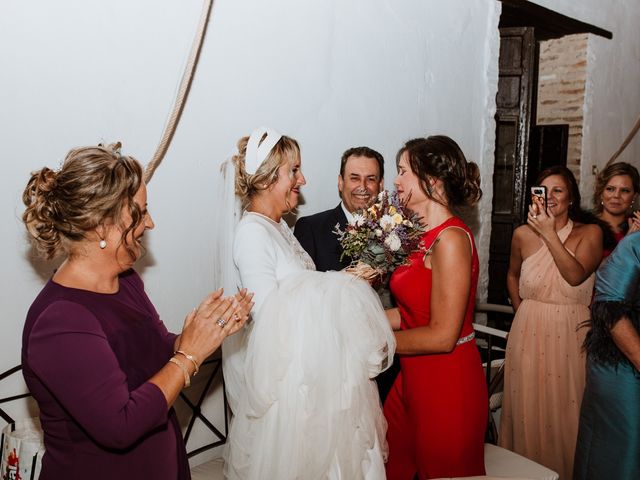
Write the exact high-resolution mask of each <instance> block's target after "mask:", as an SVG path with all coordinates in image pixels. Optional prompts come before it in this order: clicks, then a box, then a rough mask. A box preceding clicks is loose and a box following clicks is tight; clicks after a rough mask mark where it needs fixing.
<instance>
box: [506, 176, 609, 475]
mask: <svg viewBox="0 0 640 480" xmlns="http://www.w3.org/2000/svg"><path fill="white" fill-rule="evenodd" d="M538 184H539V185H544V186H545V187H546V188H547V192H548V193H547V199H546V203H547V205H546V208H545V205H544V202H543V201H542V200H539V199H536V198H534V204H533V205H532V206H531V207H530V208H529V214H528V218H527V224H526V225H523V226H521V227H519V228H517V229H516V230H515V232H514V235H513V240H512V245H511V260H510V264H509V273H508V279H507V287H508V290H509V295H510V297H511V301H512V304H513V307H514V309H515V310H516V315H515V318H514V321H513V324H512V326H511V331H510V333H509V339H508V344H507V354H506V364H505V386H504V400H503V408H502V419H501V424H500V437H499V443H500V445H501V446H503V447H505V448H508V449H510V450H513V451H515V452H516V453H519V454H521V455H524V456H525V457H528V458H530V459H532V460H534V461H536V462H538V463H541V464H542V465H544V466H546V467H548V468H551V469H553V470H555V471H556V472H558V473H559V474H560V478H561V479H563V480H564V479H570V478H571V476H572V470H573V455H574V450H575V445H576V439H577V433H578V419H579V416H580V402H581V400H582V393H583V390H584V384H585V357H584V353H583V352H582V343H583V341H584V336H585V333H586V332H585V329H580V328H578V327H579V325H580V323H582V322H584V321H585V320H587V319H588V318H589V304H590V303H591V295H592V292H593V283H594V276H593V272H594V270H595V269H596V268H597V266H598V264H599V263H600V259H601V257H602V231H601V229H600V227H598V226H597V225H593V224H587V223H583V222H584V221H585V220H584V216H586V214H585V213H584V212H583V211H582V210H581V209H580V193H579V191H578V186H577V184H576V181H575V178H574V177H573V174H572V173H571V171H569V170H568V169H567V168H566V167H560V166H556V167H551V168H549V169H547V170H545V171H544V172H542V174H541V175H540V178H539V179H538ZM580 220H582V222H581V221H580Z"/></svg>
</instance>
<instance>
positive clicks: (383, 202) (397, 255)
mask: <svg viewBox="0 0 640 480" xmlns="http://www.w3.org/2000/svg"><path fill="white" fill-rule="evenodd" d="M418 220H419V218H418V216H417V215H416V214H415V213H413V212H412V211H411V210H409V209H407V208H406V207H405V205H404V204H403V203H402V201H401V200H400V198H399V197H398V194H397V193H395V192H393V193H389V192H387V191H386V190H384V191H382V192H380V194H378V198H377V202H376V203H374V204H373V205H371V207H369V208H368V209H366V210H362V211H359V212H356V213H355V214H354V216H353V219H352V220H351V221H349V223H348V224H347V225H346V227H345V229H344V230H342V229H341V228H340V226H339V225H336V227H335V229H334V233H335V234H336V235H338V240H339V241H340V244H341V245H342V249H343V253H342V257H341V258H343V257H350V258H351V259H353V262H354V263H353V265H352V266H350V267H349V271H350V273H353V274H355V275H356V276H358V277H361V278H364V279H365V280H368V281H374V280H376V279H380V278H382V279H384V278H386V277H387V276H388V275H390V274H391V273H392V272H393V271H394V270H395V269H396V267H399V266H400V265H404V264H405V263H406V262H407V257H408V256H409V254H410V253H411V252H414V251H415V250H417V249H418V248H419V247H420V243H421V238H422V234H423V233H424V229H423V228H422V226H421V225H420V223H419V222H418Z"/></svg>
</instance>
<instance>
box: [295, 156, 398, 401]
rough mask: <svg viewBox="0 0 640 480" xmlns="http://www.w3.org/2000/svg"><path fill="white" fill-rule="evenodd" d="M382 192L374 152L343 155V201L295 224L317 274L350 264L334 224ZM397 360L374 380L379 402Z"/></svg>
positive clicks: (385, 298)
mask: <svg viewBox="0 0 640 480" xmlns="http://www.w3.org/2000/svg"><path fill="white" fill-rule="evenodd" d="M383 189H384V159H383V158H382V155H380V154H379V153H378V152H376V151H375V150H372V149H371V148H368V147H355V148H350V149H349V150H347V151H346V152H344V153H343V154H342V160H341V162H340V175H338V191H339V192H340V198H341V199H342V202H340V204H339V205H338V206H337V207H336V208H333V209H331V210H326V211H324V212H320V213H316V214H315V215H311V216H309V217H302V218H300V219H299V220H298V222H297V223H296V227H295V230H294V232H293V233H294V235H295V236H296V238H297V239H298V241H299V242H300V244H301V245H302V246H303V247H304V249H305V250H306V251H307V253H309V255H310V256H311V258H313V261H314V262H315V264H316V268H317V269H318V270H319V271H322V272H326V271H327V270H342V269H343V268H345V267H346V266H348V265H349V263H351V259H349V258H344V259H342V260H340V256H341V255H342V247H341V246H340V243H338V237H337V236H336V234H335V233H333V230H334V229H335V226H336V224H337V225H340V228H341V229H344V227H345V225H346V224H347V219H348V218H349V217H351V216H352V215H353V213H354V212H355V211H357V210H362V209H365V208H368V207H369V206H370V205H371V204H372V203H373V202H374V201H375V200H376V197H377V196H378V193H380V190H383ZM378 294H379V295H380V298H381V300H382V303H383V305H384V306H385V307H386V308H389V307H391V297H390V294H389V290H388V289H386V288H383V289H379V290H378ZM399 365H400V362H398V361H397V360H395V361H394V363H393V364H392V365H391V367H389V369H388V370H386V371H384V372H382V373H381V374H380V375H378V376H377V377H376V383H377V384H378V391H379V393H380V400H381V401H382V402H384V400H385V398H386V397H387V394H388V393H389V390H390V389H391V386H392V385H393V382H394V380H395V378H396V375H397V374H398V372H399V371H400V367H399Z"/></svg>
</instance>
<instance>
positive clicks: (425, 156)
mask: <svg viewBox="0 0 640 480" xmlns="http://www.w3.org/2000/svg"><path fill="white" fill-rule="evenodd" d="M404 153H406V154H407V155H408V159H409V165H410V166H411V171H412V172H413V173H415V174H416V175H417V176H418V178H419V179H420V188H421V189H422V191H423V192H424V193H425V195H427V197H429V198H431V199H433V200H436V199H435V198H434V196H433V192H432V188H431V186H430V185H429V182H428V177H432V178H437V179H439V180H442V184H443V186H444V191H445V194H446V196H447V202H448V206H450V207H453V208H458V207H464V206H473V205H475V204H476V203H478V201H479V200H480V198H481V197H482V190H481V189H480V170H479V168H478V165H476V164H475V163H474V162H469V161H467V159H466V157H465V156H464V153H462V150H461V149H460V147H459V146H458V144H457V143H456V142H455V141H454V140H452V139H451V138H449V137H447V136H445V135H432V136H430V137H427V138H414V139H412V140H409V141H408V142H406V143H405V144H404V146H403V147H402V148H401V149H400V150H399V151H398V154H397V155H396V165H397V164H398V163H399V162H400V158H401V157H402V155H403V154H404ZM436 201H439V200H436Z"/></svg>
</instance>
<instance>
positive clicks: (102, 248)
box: [98, 239, 107, 250]
mask: <svg viewBox="0 0 640 480" xmlns="http://www.w3.org/2000/svg"><path fill="white" fill-rule="evenodd" d="M98 245H99V246H100V249H101V250H104V249H105V248H107V241H106V240H104V239H102V240H100V243H98Z"/></svg>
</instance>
